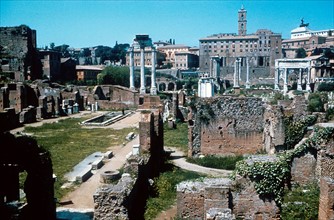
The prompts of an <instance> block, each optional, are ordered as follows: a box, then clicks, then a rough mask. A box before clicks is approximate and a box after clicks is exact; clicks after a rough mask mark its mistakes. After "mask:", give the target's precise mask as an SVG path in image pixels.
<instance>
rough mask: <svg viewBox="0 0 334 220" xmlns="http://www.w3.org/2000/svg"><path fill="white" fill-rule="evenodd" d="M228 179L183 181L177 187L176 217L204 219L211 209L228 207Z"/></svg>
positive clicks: (229, 198)
mask: <svg viewBox="0 0 334 220" xmlns="http://www.w3.org/2000/svg"><path fill="white" fill-rule="evenodd" d="M230 185H231V180H230V179H223V178H217V179H205V180H203V181H198V182H196V181H195V182H194V181H185V182H181V183H180V184H178V185H177V189H176V191H177V216H179V217H181V218H182V219H183V218H187V219H194V220H195V219H198V220H199V219H205V218H206V213H207V212H209V210H210V209H212V208H231V207H230V200H231V199H232V198H231V197H230Z"/></svg>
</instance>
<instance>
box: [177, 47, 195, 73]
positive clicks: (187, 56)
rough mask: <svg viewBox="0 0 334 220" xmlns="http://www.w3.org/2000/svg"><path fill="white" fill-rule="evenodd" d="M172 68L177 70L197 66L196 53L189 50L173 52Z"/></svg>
mask: <svg viewBox="0 0 334 220" xmlns="http://www.w3.org/2000/svg"><path fill="white" fill-rule="evenodd" d="M174 59H175V62H174V65H173V66H175V67H174V68H176V69H179V70H188V69H192V68H197V67H198V55H196V54H193V53H191V52H189V51H188V52H176V53H175V54H174Z"/></svg>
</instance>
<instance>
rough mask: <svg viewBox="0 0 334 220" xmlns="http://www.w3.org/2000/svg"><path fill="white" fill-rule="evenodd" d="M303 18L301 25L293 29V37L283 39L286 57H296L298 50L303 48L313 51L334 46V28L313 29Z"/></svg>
mask: <svg viewBox="0 0 334 220" xmlns="http://www.w3.org/2000/svg"><path fill="white" fill-rule="evenodd" d="M308 26H309V24H305V23H304V21H303V19H302V21H301V24H300V25H299V27H297V28H295V29H293V30H292V31H291V39H285V40H283V41H282V48H283V54H284V57H286V58H290V59H291V58H295V57H296V51H297V50H298V49H299V48H303V49H305V50H306V51H312V50H314V49H315V48H329V47H333V46H334V36H333V35H334V34H333V33H334V29H327V30H320V31H312V30H310V29H309V28H308Z"/></svg>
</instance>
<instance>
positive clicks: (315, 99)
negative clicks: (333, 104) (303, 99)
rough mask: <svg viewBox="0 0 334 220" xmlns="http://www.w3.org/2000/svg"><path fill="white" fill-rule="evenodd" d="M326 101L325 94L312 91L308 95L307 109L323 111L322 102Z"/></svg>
mask: <svg viewBox="0 0 334 220" xmlns="http://www.w3.org/2000/svg"><path fill="white" fill-rule="evenodd" d="M326 101H327V96H325V94H321V93H312V94H310V95H309V97H308V106H307V110H308V111H310V112H323V111H324V103H325V102H326Z"/></svg>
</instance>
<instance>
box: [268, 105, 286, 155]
mask: <svg viewBox="0 0 334 220" xmlns="http://www.w3.org/2000/svg"><path fill="white" fill-rule="evenodd" d="M263 142H264V149H265V150H266V152H267V153H269V154H273V153H275V152H276V148H279V147H280V146H283V145H284V143H285V128H284V122H283V109H282V108H281V107H280V106H273V105H266V110H265V113H264V129H263Z"/></svg>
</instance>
